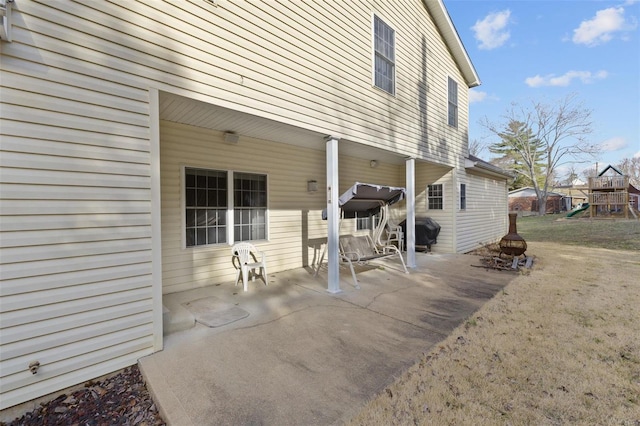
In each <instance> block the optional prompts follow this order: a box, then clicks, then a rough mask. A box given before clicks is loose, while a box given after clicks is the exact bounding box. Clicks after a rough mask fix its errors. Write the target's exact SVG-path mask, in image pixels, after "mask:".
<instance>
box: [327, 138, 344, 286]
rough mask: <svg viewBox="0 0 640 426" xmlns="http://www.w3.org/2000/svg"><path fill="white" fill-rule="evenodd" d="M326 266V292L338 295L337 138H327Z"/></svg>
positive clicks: (338, 213)
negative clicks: (327, 268)
mask: <svg viewBox="0 0 640 426" xmlns="http://www.w3.org/2000/svg"><path fill="white" fill-rule="evenodd" d="M326 140H327V264H328V266H329V274H328V278H327V291H329V293H339V292H340V291H341V290H340V269H339V268H340V265H339V261H340V257H339V247H338V239H339V238H340V235H339V233H340V229H339V228H340V207H339V206H338V195H339V194H338V191H339V188H338V185H339V179H338V140H339V139H338V138H337V137H335V136H327V138H326Z"/></svg>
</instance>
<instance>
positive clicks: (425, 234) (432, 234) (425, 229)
mask: <svg viewBox="0 0 640 426" xmlns="http://www.w3.org/2000/svg"><path fill="white" fill-rule="evenodd" d="M400 226H401V227H402V232H403V233H404V235H407V221H406V220H403V221H402V222H401V223H400ZM438 234H440V225H438V222H436V221H435V220H433V219H431V218H430V217H422V218H418V217H417V218H416V246H426V247H427V248H428V249H429V250H431V246H432V245H433V244H436V243H437V242H438Z"/></svg>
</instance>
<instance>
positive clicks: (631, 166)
mask: <svg viewBox="0 0 640 426" xmlns="http://www.w3.org/2000/svg"><path fill="white" fill-rule="evenodd" d="M616 167H617V168H618V169H620V171H621V172H622V173H624V174H625V175H627V176H629V181H630V182H631V184H632V185H633V186H635V187H637V188H640V157H631V158H624V159H622V161H621V162H620V163H618V165H617V166H616Z"/></svg>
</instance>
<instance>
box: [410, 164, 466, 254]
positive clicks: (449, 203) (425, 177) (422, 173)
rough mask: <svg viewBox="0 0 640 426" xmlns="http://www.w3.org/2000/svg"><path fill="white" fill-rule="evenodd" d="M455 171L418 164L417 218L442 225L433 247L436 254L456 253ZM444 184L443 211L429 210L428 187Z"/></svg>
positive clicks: (432, 165)
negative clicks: (428, 219)
mask: <svg viewBox="0 0 640 426" xmlns="http://www.w3.org/2000/svg"><path fill="white" fill-rule="evenodd" d="M453 176H454V172H453V169H451V168H449V167H445V166H439V165H436V164H430V163H419V164H416V204H415V205H416V218H420V217H430V218H432V219H433V220H435V221H436V222H437V223H438V225H440V234H439V235H438V242H437V243H436V244H434V245H433V246H431V250H432V251H433V252H434V253H453V252H454V251H455V223H454V213H455V209H456V207H455V206H456V200H455V196H454V193H455V192H454V179H453ZM432 184H442V190H443V191H444V200H443V209H442V210H429V209H428V208H427V207H428V204H427V199H428V197H427V186H428V185H432Z"/></svg>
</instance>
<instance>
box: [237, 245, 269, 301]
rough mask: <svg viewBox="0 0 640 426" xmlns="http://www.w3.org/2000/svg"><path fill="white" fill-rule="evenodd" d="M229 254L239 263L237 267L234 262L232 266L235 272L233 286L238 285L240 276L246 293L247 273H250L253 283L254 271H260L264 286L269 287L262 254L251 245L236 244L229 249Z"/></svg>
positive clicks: (265, 262) (264, 258)
mask: <svg viewBox="0 0 640 426" xmlns="http://www.w3.org/2000/svg"><path fill="white" fill-rule="evenodd" d="M231 254H232V256H234V258H236V259H237V260H238V262H239V263H240V264H239V265H236V264H235V262H234V266H235V267H236V270H237V273H236V283H235V285H238V280H239V279H240V274H242V283H243V285H244V291H247V287H248V279H249V271H251V272H252V280H253V281H255V280H256V272H255V270H256V269H260V276H261V277H262V280H263V281H264V285H269V281H268V279H267V261H266V256H265V254H264V253H263V252H261V251H260V250H258V249H257V248H256V247H255V246H254V245H253V244H251V243H237V244H234V246H233V247H232V248H231Z"/></svg>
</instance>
